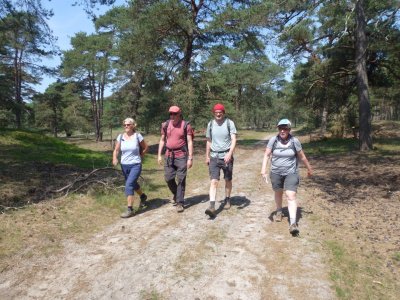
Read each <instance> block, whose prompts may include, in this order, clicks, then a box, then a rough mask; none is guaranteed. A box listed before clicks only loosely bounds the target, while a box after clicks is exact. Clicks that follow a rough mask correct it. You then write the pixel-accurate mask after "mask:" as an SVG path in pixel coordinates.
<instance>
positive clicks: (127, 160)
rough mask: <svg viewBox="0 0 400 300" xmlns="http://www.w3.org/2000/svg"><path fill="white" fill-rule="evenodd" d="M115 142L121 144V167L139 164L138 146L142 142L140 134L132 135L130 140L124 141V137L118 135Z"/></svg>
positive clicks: (140, 160)
mask: <svg viewBox="0 0 400 300" xmlns="http://www.w3.org/2000/svg"><path fill="white" fill-rule="evenodd" d="M117 141H118V142H120V144H121V165H133V164H140V163H141V162H142V158H141V157H140V145H139V143H140V142H141V141H143V136H142V135H141V134H140V133H137V132H136V133H134V134H133V136H132V138H131V139H130V140H125V139H124V135H123V134H120V135H118V137H117Z"/></svg>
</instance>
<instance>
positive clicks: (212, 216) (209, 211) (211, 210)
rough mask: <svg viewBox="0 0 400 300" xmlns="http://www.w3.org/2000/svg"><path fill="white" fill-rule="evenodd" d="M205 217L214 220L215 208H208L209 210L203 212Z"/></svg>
mask: <svg viewBox="0 0 400 300" xmlns="http://www.w3.org/2000/svg"><path fill="white" fill-rule="evenodd" d="M204 213H205V214H206V215H208V216H210V218H215V215H216V214H215V207H212V206H210V207H209V208H207V209H206V211H205V212H204Z"/></svg>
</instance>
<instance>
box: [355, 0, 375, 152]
mask: <svg viewBox="0 0 400 300" xmlns="http://www.w3.org/2000/svg"><path fill="white" fill-rule="evenodd" d="M366 52H367V35H366V21H365V13H364V0H358V1H357V2H356V73H357V90H358V102H359V134H360V137H359V147H360V148H359V149H360V150H361V151H368V150H372V137H371V104H370V101H369V94H368V77H367V67H366Z"/></svg>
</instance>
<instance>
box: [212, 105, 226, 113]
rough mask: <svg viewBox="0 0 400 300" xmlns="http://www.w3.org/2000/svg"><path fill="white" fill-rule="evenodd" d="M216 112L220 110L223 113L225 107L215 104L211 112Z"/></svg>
mask: <svg viewBox="0 0 400 300" xmlns="http://www.w3.org/2000/svg"><path fill="white" fill-rule="evenodd" d="M216 110H222V111H223V112H225V106H223V105H222V104H221V103H217V104H215V105H214V107H213V112H215V111H216Z"/></svg>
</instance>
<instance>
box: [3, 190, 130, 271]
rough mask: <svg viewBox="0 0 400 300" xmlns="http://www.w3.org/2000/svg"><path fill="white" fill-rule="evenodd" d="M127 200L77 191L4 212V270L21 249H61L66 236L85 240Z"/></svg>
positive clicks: (25, 253) (27, 253)
mask: <svg viewBox="0 0 400 300" xmlns="http://www.w3.org/2000/svg"><path fill="white" fill-rule="evenodd" d="M109 199H112V198H109ZM123 200H124V199H123V198H122V199H119V201H120V205H118V204H117V202H118V200H117V199H112V201H109V200H105V197H104V198H99V199H95V198H93V197H89V196H84V195H73V196H70V197H68V198H63V199H57V200H51V201H46V202H42V203H40V204H36V205H31V206H28V207H26V208H25V209H19V210H18V211H14V212H12V213H6V214H2V215H0V228H1V229H0V233H1V235H0V237H1V238H0V272H1V270H4V269H5V268H7V267H8V266H9V264H10V263H12V260H10V259H9V258H10V257H12V256H13V255H16V254H17V253H19V255H20V256H22V258H29V257H32V256H38V255H45V256H47V255H51V254H53V253H55V252H57V251H59V250H60V249H61V248H62V241H63V240H64V239H74V240H75V241H77V242H83V241H85V240H86V239H87V238H88V237H89V236H91V235H92V234H93V233H94V232H96V231H97V230H99V229H101V228H104V226H107V225H109V224H111V223H112V222H114V221H115V219H116V218H118V214H119V206H121V203H122V202H123ZM99 216H101V217H99Z"/></svg>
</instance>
